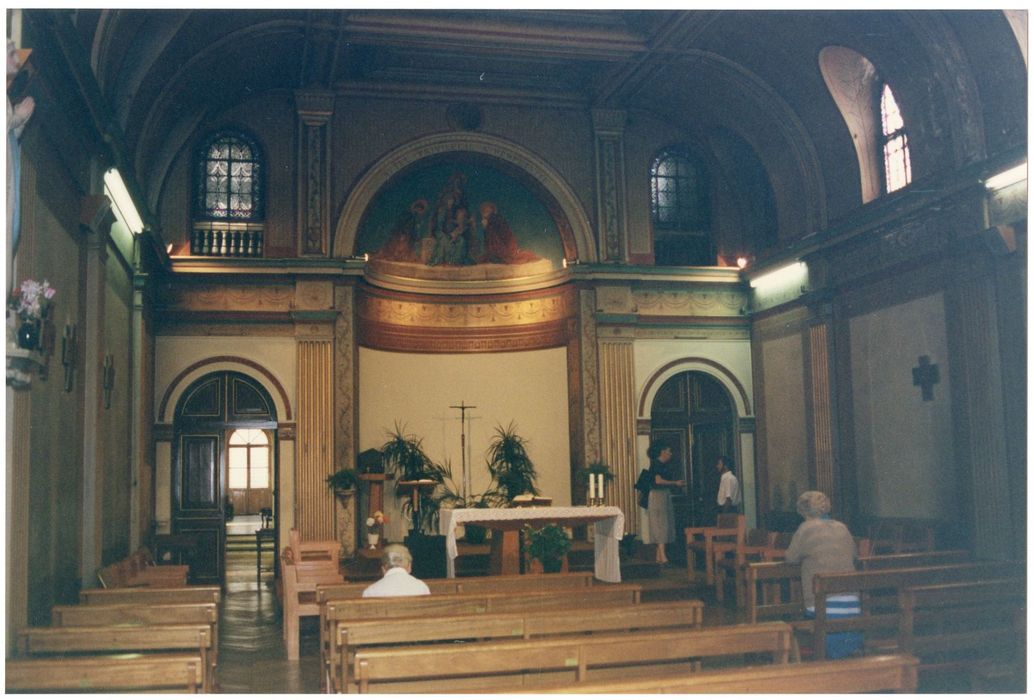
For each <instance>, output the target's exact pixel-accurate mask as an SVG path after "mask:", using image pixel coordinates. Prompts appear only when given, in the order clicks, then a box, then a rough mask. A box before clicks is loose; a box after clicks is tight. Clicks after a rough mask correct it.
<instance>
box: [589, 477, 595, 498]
mask: <svg viewBox="0 0 1034 700" xmlns="http://www.w3.org/2000/svg"><path fill="white" fill-rule="evenodd" d="M593 498H596V475H595V474H592V473H590V474H589V500H592V499H593Z"/></svg>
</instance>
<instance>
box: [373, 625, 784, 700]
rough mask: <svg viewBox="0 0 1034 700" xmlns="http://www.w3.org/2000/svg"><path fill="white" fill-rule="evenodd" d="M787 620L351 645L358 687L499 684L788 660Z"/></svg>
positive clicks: (490, 687) (457, 688) (435, 688)
mask: <svg viewBox="0 0 1034 700" xmlns="http://www.w3.org/2000/svg"><path fill="white" fill-rule="evenodd" d="M792 637H793V632H792V630H791V629H790V627H789V625H785V624H782V623H779V622H769V623H765V624H762V625H728V626H723V627H711V628H707V629H701V630H694V631H691V632H686V631H682V630H679V631H674V632H671V631H666V632H635V633H626V634H602V635H590V636H579V637H573V638H571V637H563V638H545V639H531V640H522V641H495V642H471V643H469V644H429V645H423V646H407V647H394V648H390V649H369V650H360V651H358V652H356V654H355V658H354V661H353V674H354V675H353V677H354V678H355V679H356V682H357V688H358V691H359V692H363V693H365V692H370V691H371V690H372V691H374V692H424V693H431V692H446V691H448V692H465V691H473V690H475V689H476V690H480V691H482V692H484V691H500V690H506V689H512V688H514V686H515V685H520V686H522V687H524V688H525V689H528V688H535V687H536V686H537V685H542V684H544V683H549V682H552V683H558V682H564V681H563V680H562V679H563V678H564V677H567V678H569V679H571V680H573V681H574V682H584V681H586V680H587V679H589V677H590V674H591V676H592V677H596V676H608V675H614V674H620V675H621V676H623V677H627V676H628V674H629V673H636V672H639V673H646V672H651V673H652V672H655V671H656V668H657V667H658V666H659V665H662V664H672V663H682V664H684V665H685V666H686V667H687V670H688V667H689V666H691V665H692V666H695V665H696V664H698V663H699V661H700V659H702V658H715V657H728V656H739V655H743V654H765V655H769V656H770V657H771V658H772V661H773V662H774V663H783V664H785V663H787V662H788V660H789V655H790V646H791V642H792Z"/></svg>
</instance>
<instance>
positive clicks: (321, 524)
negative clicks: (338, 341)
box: [292, 282, 336, 540]
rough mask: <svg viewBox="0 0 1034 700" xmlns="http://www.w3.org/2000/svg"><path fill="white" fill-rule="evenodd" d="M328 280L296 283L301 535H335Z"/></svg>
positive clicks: (296, 493) (296, 485)
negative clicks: (330, 482) (329, 479)
mask: <svg viewBox="0 0 1034 700" xmlns="http://www.w3.org/2000/svg"><path fill="white" fill-rule="evenodd" d="M332 303H333V287H332V286H331V284H330V283H329V282H299V283H298V285H297V287H296V289H295V309H297V310H296V311H294V312H292V316H293V317H294V321H295V339H296V348H297V359H298V361H297V367H298V382H297V389H296V391H297V394H298V399H297V404H298V416H297V429H296V441H295V449H296V459H295V471H294V524H295V527H296V528H298V531H299V533H300V534H301V537H302V539H303V540H331V539H334V522H335V517H336V516H335V500H334V494H333V492H332V491H331V490H330V489H329V488H327V482H326V478H327V477H328V476H330V475H331V474H332V473H334V472H335V471H336V467H335V465H334V388H333V387H334V326H333V324H334V319H335V316H336V314H335V312H334V311H333V310H331V305H332Z"/></svg>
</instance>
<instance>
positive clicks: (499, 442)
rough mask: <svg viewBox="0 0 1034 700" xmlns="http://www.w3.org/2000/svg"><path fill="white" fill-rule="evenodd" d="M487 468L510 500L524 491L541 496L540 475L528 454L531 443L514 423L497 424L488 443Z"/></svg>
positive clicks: (499, 488)
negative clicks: (538, 481) (518, 430)
mask: <svg viewBox="0 0 1034 700" xmlns="http://www.w3.org/2000/svg"><path fill="white" fill-rule="evenodd" d="M488 471H489V473H491V475H492V480H493V481H494V482H495V483H496V485H497V487H496V488H497V490H498V491H499V492H500V493H501V494H502V495H503V496H504V497H505V498H506V501H507V502H510V501H512V500H513V499H514V497H515V496H520V495H522V494H525V493H530V494H532V495H533V496H537V495H539V490H538V488H536V486H535V480H536V479H537V478H538V474H536V473H535V464H534V463H533V462H532V461H531V457H529V456H528V442H527V440H525V439H524V438H522V437H521V436H520V435H518V434H517V429H516V427H515V426H514V424H513V423H512V422H511V423H510V425H509V426H507V427H506V428H503V427H502V426H501V425H499V426H496V429H495V437H494V438H492V442H491V443H489V445H488Z"/></svg>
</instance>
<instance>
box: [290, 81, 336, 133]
mask: <svg viewBox="0 0 1034 700" xmlns="http://www.w3.org/2000/svg"><path fill="white" fill-rule="evenodd" d="M294 106H295V109H296V110H297V111H298V116H299V117H301V119H302V120H303V121H304V122H306V123H307V124H324V123H326V122H327V121H329V120H330V116H331V115H332V114H333V113H334V93H333V92H332V91H330V90H314V89H305V90H295V91H294Z"/></svg>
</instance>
